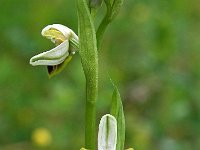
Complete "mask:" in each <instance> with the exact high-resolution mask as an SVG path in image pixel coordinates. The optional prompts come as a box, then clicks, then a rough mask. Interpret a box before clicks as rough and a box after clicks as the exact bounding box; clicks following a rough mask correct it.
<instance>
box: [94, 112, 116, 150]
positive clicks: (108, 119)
mask: <svg viewBox="0 0 200 150" xmlns="http://www.w3.org/2000/svg"><path fill="white" fill-rule="evenodd" d="M116 144H117V121H116V119H115V117H113V116H112V115H110V114H106V115H104V116H103V117H102V118H101V121H100V124H99V133H98V150H116Z"/></svg>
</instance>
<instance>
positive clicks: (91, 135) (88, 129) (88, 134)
mask: <svg viewBox="0 0 200 150" xmlns="http://www.w3.org/2000/svg"><path fill="white" fill-rule="evenodd" d="M95 104H96V103H95V102H94V103H91V102H89V101H87V100H86V113H85V116H86V118H85V119H86V122H85V147H88V148H90V149H91V150H95V145H96V124H95V122H96V106H95Z"/></svg>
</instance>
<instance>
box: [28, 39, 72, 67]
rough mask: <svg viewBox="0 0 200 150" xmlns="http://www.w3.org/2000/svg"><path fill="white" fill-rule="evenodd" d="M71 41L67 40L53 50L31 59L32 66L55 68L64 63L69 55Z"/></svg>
mask: <svg viewBox="0 0 200 150" xmlns="http://www.w3.org/2000/svg"><path fill="white" fill-rule="evenodd" d="M68 50H69V41H68V40H66V41H64V42H63V43H61V44H60V45H58V46H57V47H55V48H53V49H52V50H49V51H46V52H43V53H40V54H38V55H36V56H33V57H32V58H31V59H30V64H31V65H33V66H37V65H46V66H54V65H58V64H60V63H62V62H63V61H64V60H65V58H66V57H67V56H68V55H69V52H68Z"/></svg>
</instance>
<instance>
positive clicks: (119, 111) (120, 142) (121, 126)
mask: <svg viewBox="0 0 200 150" xmlns="http://www.w3.org/2000/svg"><path fill="white" fill-rule="evenodd" d="M113 86H114V91H113V96H112V104H111V111H110V114H111V115H112V116H114V117H115V118H116V120H117V147H116V150H123V149H124V141H125V117H124V110H123V105H122V101H121V96H120V93H119V91H118V89H117V87H116V86H115V85H114V84H113Z"/></svg>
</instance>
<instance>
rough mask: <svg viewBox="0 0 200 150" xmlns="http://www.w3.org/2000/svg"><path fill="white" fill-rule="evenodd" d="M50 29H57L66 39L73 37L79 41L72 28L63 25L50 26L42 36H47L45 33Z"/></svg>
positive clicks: (43, 31)
mask: <svg viewBox="0 0 200 150" xmlns="http://www.w3.org/2000/svg"><path fill="white" fill-rule="evenodd" d="M50 29H56V30H58V31H60V32H61V33H62V34H63V35H64V36H65V37H66V39H69V37H70V36H71V37H72V38H74V39H75V40H77V41H78V36H77V35H76V34H75V33H74V32H73V31H72V30H71V29H70V28H68V27H66V26H64V25H61V24H52V25H48V26H46V27H45V28H44V29H43V30H42V33H41V34H42V35H43V36H45V31H47V30H50Z"/></svg>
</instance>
